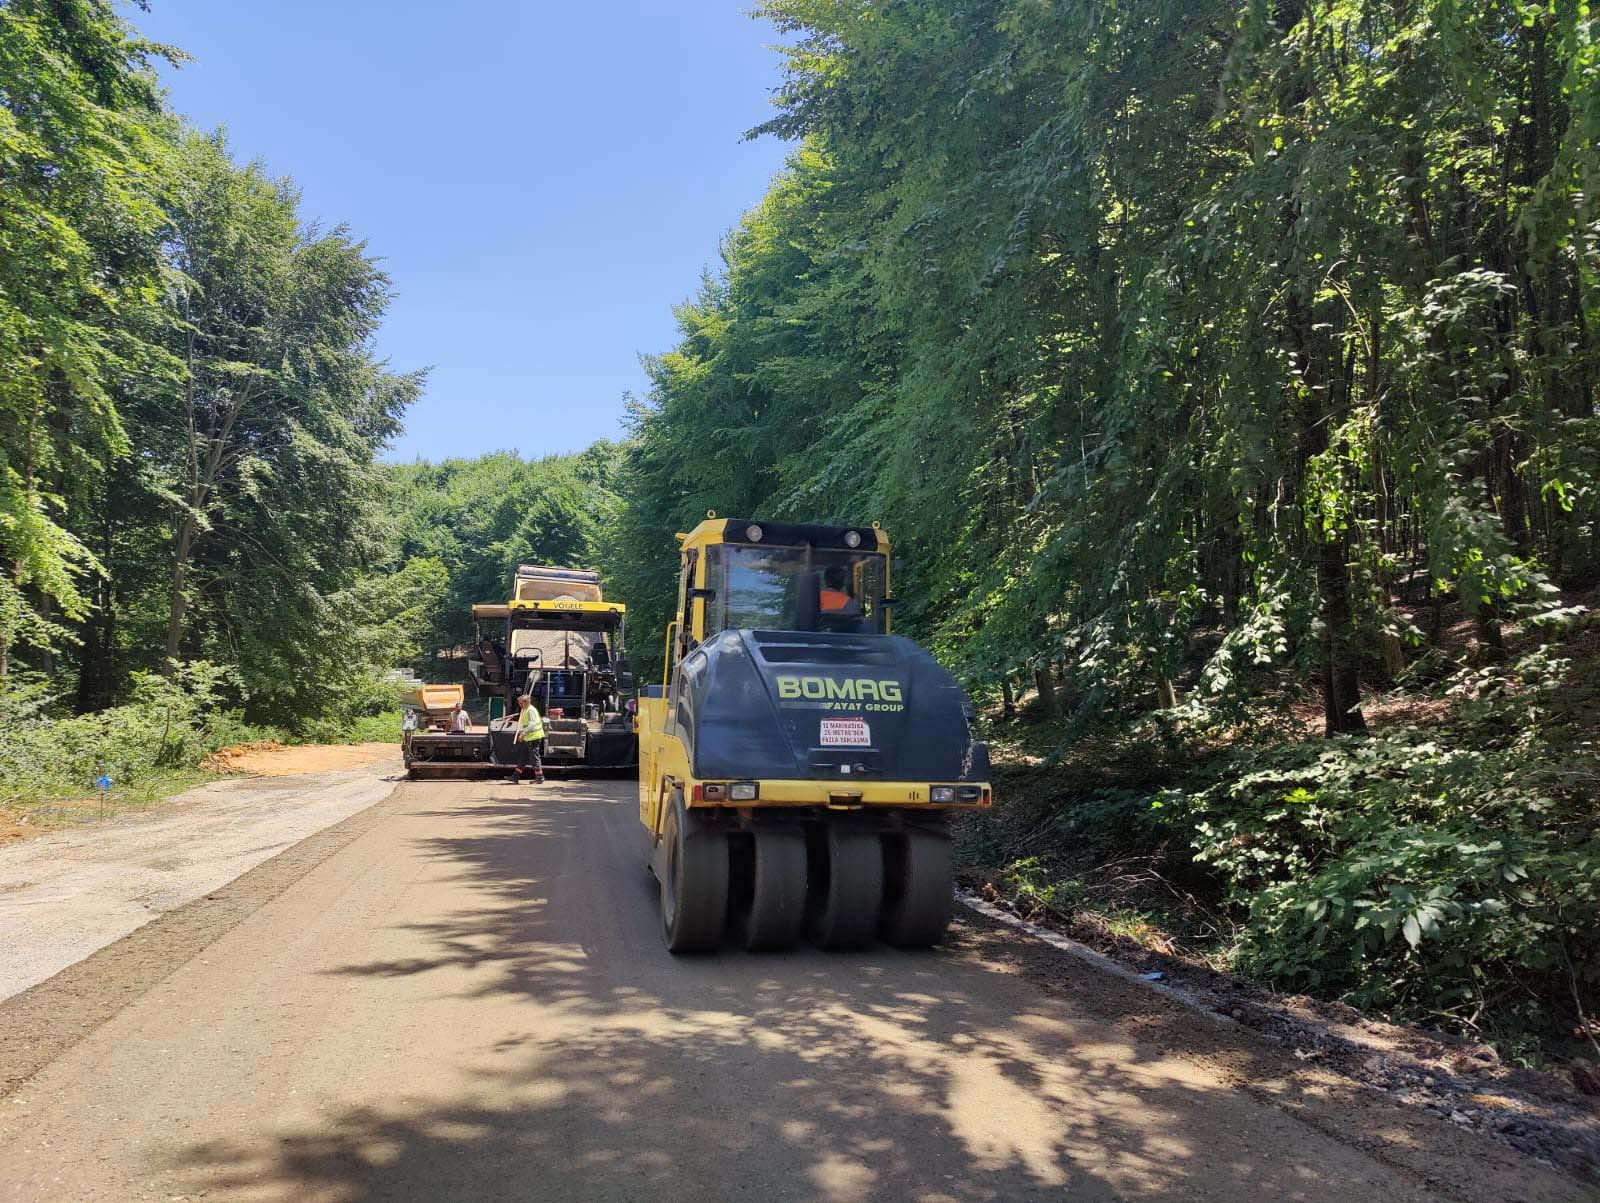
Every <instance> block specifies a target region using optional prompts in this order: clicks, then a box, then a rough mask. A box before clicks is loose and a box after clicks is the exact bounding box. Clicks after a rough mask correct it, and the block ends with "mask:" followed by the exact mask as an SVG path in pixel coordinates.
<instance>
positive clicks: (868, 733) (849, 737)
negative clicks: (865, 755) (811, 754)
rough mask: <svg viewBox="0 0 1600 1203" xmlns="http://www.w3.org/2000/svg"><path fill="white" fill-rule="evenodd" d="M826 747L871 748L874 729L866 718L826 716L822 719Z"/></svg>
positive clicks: (823, 743) (823, 738)
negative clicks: (868, 724) (869, 725)
mask: <svg viewBox="0 0 1600 1203" xmlns="http://www.w3.org/2000/svg"><path fill="white" fill-rule="evenodd" d="M822 746H823V747H824V748H870V747H871V746H872V729H871V728H870V727H868V726H867V720H866V719H864V718H825V719H823V720H822Z"/></svg>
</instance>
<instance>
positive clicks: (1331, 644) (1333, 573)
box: [1317, 536, 1367, 736]
mask: <svg viewBox="0 0 1600 1203" xmlns="http://www.w3.org/2000/svg"><path fill="white" fill-rule="evenodd" d="M1348 568H1349V547H1348V545H1347V544H1346V542H1345V540H1344V538H1343V537H1342V536H1340V537H1325V538H1324V539H1323V541H1322V543H1321V544H1320V545H1319V548H1318V555H1317V590H1318V593H1319V594H1320V595H1321V600H1322V717H1323V722H1324V727H1325V730H1326V733H1327V734H1328V735H1330V736H1332V735H1357V734H1364V733H1365V732H1366V730H1367V720H1366V717H1365V716H1364V715H1363V714H1362V713H1361V666H1360V661H1359V660H1358V658H1357V651H1356V649H1355V647H1354V646H1352V645H1353V642H1354V641H1353V640H1352V638H1351V632H1350V580H1349V575H1348Z"/></svg>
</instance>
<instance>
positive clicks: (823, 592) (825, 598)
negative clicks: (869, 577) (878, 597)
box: [817, 567, 861, 620]
mask: <svg viewBox="0 0 1600 1203" xmlns="http://www.w3.org/2000/svg"><path fill="white" fill-rule="evenodd" d="M817 608H818V610H819V611H821V615H822V617H823V618H824V619H851V620H853V619H858V618H860V617H861V603H860V602H858V601H857V600H856V598H855V595H854V594H853V593H851V591H850V570H849V569H848V568H839V567H833V568H829V569H827V571H826V573H825V575H824V577H823V582H822V588H820V589H819V590H818V591H817Z"/></svg>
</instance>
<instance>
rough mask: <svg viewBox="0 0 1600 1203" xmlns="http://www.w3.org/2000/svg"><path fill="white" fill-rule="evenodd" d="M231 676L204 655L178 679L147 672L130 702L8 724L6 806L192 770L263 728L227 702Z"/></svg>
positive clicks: (0, 775)
mask: <svg viewBox="0 0 1600 1203" xmlns="http://www.w3.org/2000/svg"><path fill="white" fill-rule="evenodd" d="M231 675H232V674H231V672H230V670H227V669H223V668H219V667H217V666H216V665H213V664H208V663H205V662H203V661H200V662H195V663H191V664H186V665H182V666H181V667H179V668H178V669H177V670H176V671H175V672H174V673H173V674H172V675H171V676H170V677H169V676H162V675H160V674H158V673H141V674H137V675H136V676H135V678H134V683H133V692H132V700H131V701H129V702H128V703H127V704H126V705H122V706H114V707H112V708H110V709H108V710H103V711H100V712H99V713H98V714H86V715H78V716H74V717H69V718H52V717H49V716H48V715H47V714H44V713H42V712H35V713H32V714H29V715H27V716H26V717H19V718H17V719H16V720H15V721H12V722H8V723H7V724H6V734H5V738H4V739H3V740H0V805H15V804H17V803H20V802H27V801H32V800H35V799H39V798H49V797H73V796H78V797H81V796H84V795H87V794H91V793H93V791H94V788H95V786H94V783H95V780H96V779H97V778H98V777H100V776H101V774H104V775H105V776H107V777H109V778H110V779H111V781H112V784H113V788H121V787H125V786H131V785H136V784H138V783H140V782H142V781H145V780H147V779H149V778H151V777H154V776H156V775H158V774H160V773H163V772H170V771H173V770H177V769H185V768H188V769H192V768H194V767H195V766H196V765H198V764H199V762H200V761H201V760H202V759H203V758H204V757H205V756H206V755H207V754H209V753H210V752H212V751H215V750H216V749H217V748H219V747H221V746H223V745H224V744H228V743H232V742H236V741H238V740H241V739H244V738H248V737H250V736H252V735H255V734H259V732H255V731H252V730H251V729H249V728H247V727H245V726H244V724H243V722H242V720H241V719H240V718H239V717H238V714H237V713H236V712H234V711H229V710H224V709H223V708H222V705H221V699H222V698H223V697H224V695H225V694H226V692H227V691H228V690H229V688H230V685H231V684H232V682H231ZM19 709H20V707H19Z"/></svg>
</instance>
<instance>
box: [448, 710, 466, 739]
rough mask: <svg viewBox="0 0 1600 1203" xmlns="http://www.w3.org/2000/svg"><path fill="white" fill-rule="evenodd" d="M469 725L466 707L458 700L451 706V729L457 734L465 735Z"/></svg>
mask: <svg viewBox="0 0 1600 1203" xmlns="http://www.w3.org/2000/svg"><path fill="white" fill-rule="evenodd" d="M468 725H469V722H468V719H467V712H466V709H465V708H464V707H463V706H462V705H461V703H460V702H457V703H456V704H455V705H454V706H452V707H450V731H451V733H452V734H455V735H465V734H466V732H467V727H468Z"/></svg>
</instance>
